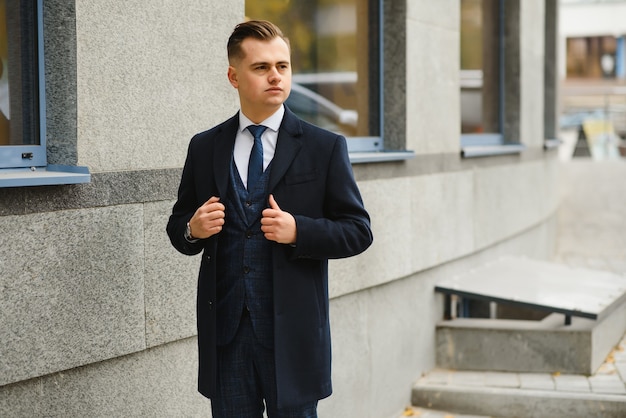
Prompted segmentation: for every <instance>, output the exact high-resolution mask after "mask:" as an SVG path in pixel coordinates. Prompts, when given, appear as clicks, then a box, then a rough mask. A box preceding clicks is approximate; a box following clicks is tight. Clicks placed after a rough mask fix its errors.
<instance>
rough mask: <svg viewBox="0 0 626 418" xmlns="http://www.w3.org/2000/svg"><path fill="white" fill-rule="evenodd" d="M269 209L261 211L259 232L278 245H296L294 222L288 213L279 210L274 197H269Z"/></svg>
mask: <svg viewBox="0 0 626 418" xmlns="http://www.w3.org/2000/svg"><path fill="white" fill-rule="evenodd" d="M269 204H270V207H269V208H267V209H265V210H264V211H263V217H262V218H261V231H263V233H264V234H265V238H267V239H268V240H270V241H276V242H277V243H279V244H295V243H296V220H295V218H294V217H293V216H292V215H291V214H290V213H289V212H285V211H283V210H281V209H280V207H279V206H278V203H276V200H274V195H270V197H269Z"/></svg>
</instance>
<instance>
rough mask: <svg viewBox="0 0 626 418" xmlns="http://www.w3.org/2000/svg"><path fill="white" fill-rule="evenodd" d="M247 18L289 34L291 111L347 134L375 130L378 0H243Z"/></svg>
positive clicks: (377, 114)
mask: <svg viewBox="0 0 626 418" xmlns="http://www.w3.org/2000/svg"><path fill="white" fill-rule="evenodd" d="M246 17H247V18H248V19H267V20H270V21H272V22H274V23H275V24H277V25H278V26H279V27H280V28H281V29H282V30H283V32H284V33H285V35H286V36H287V37H288V38H289V41H290V44H291V58H292V68H293V87H292V91H291V95H290V97H289V99H288V100H287V106H289V108H290V109H291V110H292V111H294V112H295V113H296V114H298V115H299V116H300V117H302V118H303V119H305V120H308V121H310V122H312V123H314V124H316V125H318V126H321V127H323V128H326V129H329V130H332V131H335V132H339V133H342V134H343V135H346V136H359V137H369V136H379V135H380V98H379V94H380V91H379V87H378V85H379V75H378V74H379V48H378V45H379V39H378V37H379V36H378V33H379V28H378V0H376V1H374V0H318V1H306V2H294V1H284V0H248V1H246Z"/></svg>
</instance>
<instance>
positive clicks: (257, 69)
mask: <svg viewBox="0 0 626 418" xmlns="http://www.w3.org/2000/svg"><path fill="white" fill-rule="evenodd" d="M241 49H242V51H243V52H244V54H245V55H244V58H242V59H237V60H233V62H231V65H230V66H229V67H228V79H229V81H230V83H231V84H232V85H233V87H235V88H236V89H237V90H238V91H239V99H240V101H241V109H242V111H243V112H244V114H245V115H246V116H248V117H249V118H251V119H252V118H253V117H262V118H263V119H265V118H266V117H268V116H270V115H271V114H272V113H274V112H275V111H276V110H277V109H278V108H279V107H280V105H281V104H283V102H284V101H285V100H287V97H288V96H289V92H290V91H291V59H290V56H289V47H288V46H287V43H286V42H285V41H284V40H283V39H281V38H274V39H272V40H271V41H260V40H257V39H254V38H247V39H245V40H244V41H243V42H242V44H241ZM261 120H262V119H261ZM261 120H254V122H256V123H259V122H261Z"/></svg>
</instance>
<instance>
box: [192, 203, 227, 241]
mask: <svg viewBox="0 0 626 418" xmlns="http://www.w3.org/2000/svg"><path fill="white" fill-rule="evenodd" d="M219 200H220V198H219V197H215V196H212V197H211V198H210V199H209V200H207V201H206V202H205V203H204V205H202V206H200V207H199V208H198V210H196V213H194V214H193V216H192V217H191V219H190V220H189V227H190V228H191V236H192V238H194V239H203V238H209V237H211V236H213V235H215V234H217V233H218V232H220V231H221V230H222V225H224V210H225V209H226V208H225V207H224V205H223V204H221V203H220V201H219Z"/></svg>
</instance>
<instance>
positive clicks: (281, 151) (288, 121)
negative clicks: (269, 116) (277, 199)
mask: <svg viewBox="0 0 626 418" xmlns="http://www.w3.org/2000/svg"><path fill="white" fill-rule="evenodd" d="M301 147H302V126H300V120H299V119H298V118H297V116H296V115H294V114H293V113H292V112H291V111H290V110H289V109H288V108H287V107H286V106H285V115H284V116H283V122H282V123H281V125H280V129H279V130H278V141H277V143H276V151H275V153H274V159H273V160H272V170H271V171H270V179H269V185H268V190H269V192H270V193H271V192H272V191H273V190H274V187H276V185H277V184H278V182H279V181H280V179H281V178H282V177H283V176H284V175H285V173H286V172H287V169H288V168H289V166H290V165H291V163H292V162H293V159H294V158H295V157H296V155H297V154H298V151H300V148H301Z"/></svg>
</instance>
